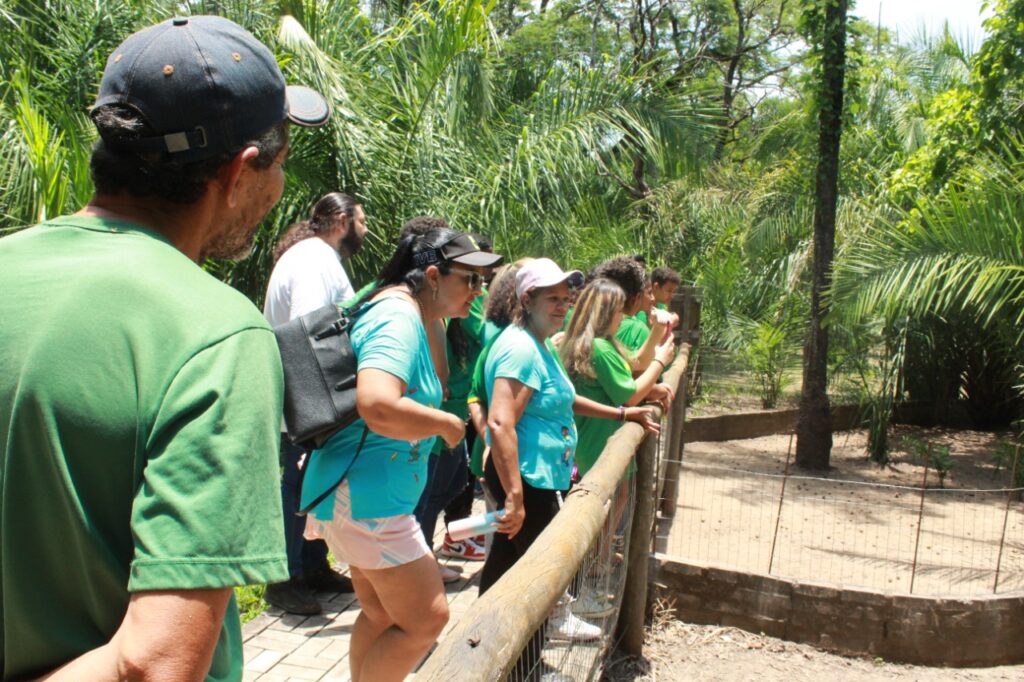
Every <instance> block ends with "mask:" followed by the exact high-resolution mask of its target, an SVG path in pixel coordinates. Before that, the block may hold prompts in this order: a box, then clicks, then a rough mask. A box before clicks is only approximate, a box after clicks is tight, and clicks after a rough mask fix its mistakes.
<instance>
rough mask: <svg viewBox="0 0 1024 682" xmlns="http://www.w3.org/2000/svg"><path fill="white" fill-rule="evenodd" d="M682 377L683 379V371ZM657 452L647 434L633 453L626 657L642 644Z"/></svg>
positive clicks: (623, 625)
mask: <svg viewBox="0 0 1024 682" xmlns="http://www.w3.org/2000/svg"><path fill="white" fill-rule="evenodd" d="M682 380H683V381H685V374H684V375H683V379H682ZM657 453H658V439H657V437H656V436H653V435H650V434H648V436H647V438H645V439H644V442H643V444H642V445H641V446H640V449H639V451H638V452H637V453H636V467H637V469H636V474H635V476H636V508H635V510H634V512H633V514H634V516H633V525H632V527H631V528H630V531H629V557H628V558H627V564H626V586H625V589H624V591H623V594H622V608H621V609H620V610H619V622H618V627H617V630H618V632H617V639H618V640H619V649H620V650H622V651H623V652H624V653H626V654H627V655H630V656H640V654H641V653H642V651H643V646H644V619H645V617H646V615H647V586H648V582H649V569H650V562H651V538H652V534H653V532H654V495H655V490H656V488H657V481H656V480H655V478H654V473H655V469H654V467H655V461H656V458H657Z"/></svg>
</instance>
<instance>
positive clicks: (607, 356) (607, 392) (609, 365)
mask: <svg viewBox="0 0 1024 682" xmlns="http://www.w3.org/2000/svg"><path fill="white" fill-rule="evenodd" d="M590 364H591V366H592V367H593V368H594V374H595V375H596V378H593V379H592V378H590V377H586V376H582V375H581V376H577V377H573V385H575V386H576V392H577V393H578V394H579V395H581V396H583V397H584V398H590V399H591V400H594V401H596V402H599V403H601V404H602V405H612V406H618V405H622V404H623V403H625V402H626V401H627V400H629V399H630V398H631V397H633V394H634V393H636V381H635V380H634V379H633V372H632V371H631V370H630V368H629V363H628V362H626V359H625V358H624V357H622V355H620V354H619V351H618V349H617V348H615V345H614V344H613V343H612V342H611V341H608V340H607V339H594V347H593V351H592V353H591V357H590ZM620 426H622V423H621V422H619V421H616V420H614V419H601V418H599V417H583V416H579V415H577V417H576V428H577V430H578V432H579V444H578V445H577V446H576V468H577V469H578V470H579V473H580V475H581V476H582V475H584V474H586V473H587V472H588V471H590V467H592V466H594V462H596V461H597V458H598V456H599V455H600V454H601V452H602V451H603V450H604V446H605V445H606V444H607V443H608V439H609V438H611V436H612V434H613V433H615V432H616V431H617V430H618V428H619V427H620ZM631 468H632V467H631Z"/></svg>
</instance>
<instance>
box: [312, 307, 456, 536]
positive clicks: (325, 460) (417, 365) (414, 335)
mask: <svg viewBox="0 0 1024 682" xmlns="http://www.w3.org/2000/svg"><path fill="white" fill-rule="evenodd" d="M351 339H352V350H354V351H355V354H356V358H357V359H358V367H359V369H360V370H364V369H379V370H383V371H385V372H387V373H388V374H393V375H394V376H396V377H398V378H399V379H401V380H402V381H403V382H404V383H405V384H406V389H405V396H406V397H407V398H411V399H413V400H415V401H416V402H418V403H420V404H422V405H427V406H429V407H437V406H438V405H440V404H441V382H440V381H439V380H438V378H437V372H436V371H435V370H434V362H433V360H432V359H431V356H430V347H429V346H428V345H427V334H426V332H425V331H424V329H423V323H422V322H421V321H420V316H419V312H418V311H417V310H416V308H414V307H413V306H412V304H411V303H409V301H407V300H404V299H402V298H397V297H396V298H385V299H382V300H380V302H378V303H377V304H376V305H375V306H374V307H373V308H371V309H370V310H368V311H366V312H365V313H364V314H363V315H362V316H361V317H360V318H359V319H358V320H356V323H355V325H353V327H352V335H351ZM365 426H366V422H364V421H363V419H362V418H359V419H357V420H356V421H355V422H353V423H352V424H351V425H350V426H348V427H346V428H345V429H342V430H341V431H339V432H338V433H336V434H334V435H333V436H331V438H330V440H328V441H327V442H326V443H324V447H322V448H320V449H319V450H314V451H313V454H312V455H311V458H310V461H309V468H308V469H307V471H306V477H305V480H304V481H303V483H302V503H301V504H302V505H303V507H304V506H305V505H307V504H309V503H310V502H312V501H313V500H315V499H316V498H317V497H319V496H320V495H321V494H322V493H323V492H324V491H325V490H327V488H328V487H330V486H331V485H333V484H334V483H335V482H336V481H337V480H338V477H339V476H341V474H342V472H344V471H345V467H347V466H348V465H349V463H350V462H352V458H353V456H354V455H355V454H356V450H357V449H358V448H359V441H360V440H361V439H362V437H363V428H364V427H365ZM434 439H435V436H431V437H430V438H424V439H423V440H420V441H412V442H409V441H402V440H395V439H393V438H385V437H384V436H380V435H377V434H376V433H374V432H373V431H370V432H369V433H368V434H367V436H366V443H365V444H364V445H363V449H362V451H361V452H360V454H359V457H358V458H357V459H356V460H355V462H354V463H353V464H352V468H351V469H350V470H349V472H348V476H347V478H346V479H345V480H346V481H348V485H349V490H350V491H351V495H352V517H353V518H356V519H368V518H378V517H382V516H398V515H399V514H411V513H412V511H413V509H415V508H416V503H417V502H418V501H419V499H420V494H421V493H422V492H423V487H424V486H425V485H426V483H427V458H428V456H429V455H430V449H431V447H433V445H434ZM311 513H312V514H313V515H314V516H315V517H316V518H318V519H320V520H322V521H327V520H330V519H331V518H332V517H333V516H334V495H330V496H328V497H327V498H326V499H325V500H324V501H323V502H321V503H320V504H319V505H317V506H316V507H315V508H314V509H313V511H312V512H311Z"/></svg>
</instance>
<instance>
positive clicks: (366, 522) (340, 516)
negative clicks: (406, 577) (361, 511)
mask: <svg viewBox="0 0 1024 682" xmlns="http://www.w3.org/2000/svg"><path fill="white" fill-rule="evenodd" d="M305 537H306V539H308V540H317V539H323V540H326V541H327V546H328V547H330V548H331V552H333V553H334V557H335V558H336V559H337V560H338V561H342V562H344V563H346V564H348V565H349V566H355V567H356V568H370V569H374V568H393V567H395V566H401V565H402V564H408V563H410V562H412V561H416V560H417V559H419V558H420V557H422V556H426V555H427V554H430V547H428V546H427V541H426V540H424V539H423V531H422V530H421V529H420V524H419V523H418V522H417V521H416V517H414V516H413V515H412V514H401V515H399V516H384V517H381V518H375V519H353V518H352V504H351V497H350V495H349V489H348V481H345V482H343V483H342V484H341V485H340V486H339V487H338V490H337V492H336V493H335V494H334V518H333V519H331V520H330V521H321V520H319V519H316V518H313V517H312V516H310V517H308V518H307V520H306V532H305Z"/></svg>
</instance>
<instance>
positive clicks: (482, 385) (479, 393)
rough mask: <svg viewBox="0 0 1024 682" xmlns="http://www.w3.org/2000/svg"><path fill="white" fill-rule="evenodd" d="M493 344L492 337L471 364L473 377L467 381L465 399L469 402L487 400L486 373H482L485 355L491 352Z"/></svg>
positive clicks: (485, 361)
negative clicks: (467, 391)
mask: <svg viewBox="0 0 1024 682" xmlns="http://www.w3.org/2000/svg"><path fill="white" fill-rule="evenodd" d="M493 345H494V339H491V340H490V341H488V342H487V345H486V346H484V348H483V350H482V351H480V355H478V356H477V358H476V364H475V365H474V366H473V378H472V380H471V381H470V382H469V395H467V396H466V401H467V402H469V403H472V402H483V403H486V402H487V375H486V374H485V373H484V367H485V366H486V364H487V355H488V353H490V352H491V346H493Z"/></svg>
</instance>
